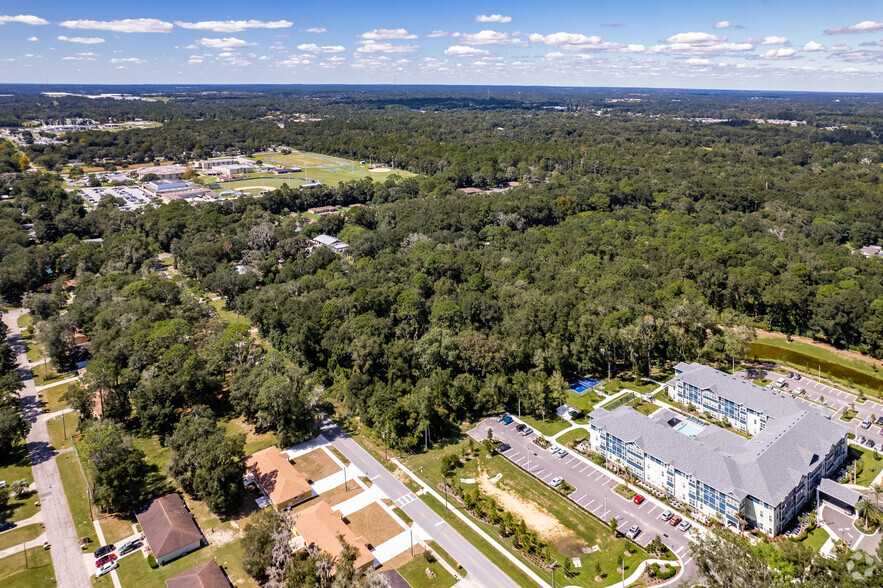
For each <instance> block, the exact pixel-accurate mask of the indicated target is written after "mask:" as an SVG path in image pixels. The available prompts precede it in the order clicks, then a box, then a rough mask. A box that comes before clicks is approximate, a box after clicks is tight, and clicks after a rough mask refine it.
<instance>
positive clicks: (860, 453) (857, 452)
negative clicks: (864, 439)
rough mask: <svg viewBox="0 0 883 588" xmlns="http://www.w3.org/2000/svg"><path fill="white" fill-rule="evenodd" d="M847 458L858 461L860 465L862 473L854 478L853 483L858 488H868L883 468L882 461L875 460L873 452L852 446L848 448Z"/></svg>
mask: <svg viewBox="0 0 883 588" xmlns="http://www.w3.org/2000/svg"><path fill="white" fill-rule="evenodd" d="M849 457H850V458H858V459H860V460H861V464H862V471H861V473H860V474H858V476H856V479H855V483H856V484H858V485H859V486H870V485H871V482H873V481H874V478H876V477H877V475H878V474H879V473H880V470H881V468H883V459H880V460H878V459H876V458H875V457H874V452H873V451H868V450H867V449H860V448H858V447H855V446H852V445H850V447H849Z"/></svg>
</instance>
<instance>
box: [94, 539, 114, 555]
mask: <svg viewBox="0 0 883 588" xmlns="http://www.w3.org/2000/svg"><path fill="white" fill-rule="evenodd" d="M114 549H116V547H115V546H114V544H113V543H111V544H110V545H105V546H104V547H99V548H98V549H96V550H95V553H93V554H92V555H94V556H95V559H100V558H102V557H104V556H105V555H107V554H108V553H110V552H111V551H113V550H114Z"/></svg>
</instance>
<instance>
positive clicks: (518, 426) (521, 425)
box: [515, 423, 527, 433]
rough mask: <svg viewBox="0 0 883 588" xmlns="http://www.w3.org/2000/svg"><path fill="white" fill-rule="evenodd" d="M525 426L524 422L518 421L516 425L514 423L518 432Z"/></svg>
mask: <svg viewBox="0 0 883 588" xmlns="http://www.w3.org/2000/svg"><path fill="white" fill-rule="evenodd" d="M526 428H527V425H525V424H524V423H518V424H517V425H515V430H516V431H518V432H519V433H520V432H521V431H523V430H524V429H526Z"/></svg>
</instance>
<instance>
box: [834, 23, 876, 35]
mask: <svg viewBox="0 0 883 588" xmlns="http://www.w3.org/2000/svg"><path fill="white" fill-rule="evenodd" d="M878 31H883V22H874V21H873V20H863V21H862V22H860V23H858V24H854V25H850V26H848V27H834V28H831V29H825V34H826V35H849V34H859V33H876V32H878Z"/></svg>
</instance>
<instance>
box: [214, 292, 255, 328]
mask: <svg viewBox="0 0 883 588" xmlns="http://www.w3.org/2000/svg"><path fill="white" fill-rule="evenodd" d="M209 304H211V305H212V306H214V307H215V310H217V311H218V315H220V317H221V318H222V319H224V320H225V321H226V322H228V323H230V324H231V325H232V324H235V323H243V324H246V325H251V323H250V322H249V321H248V318H246V317H244V316H242V315H241V314H239V313H238V312H233V311H232V310H227V302H226V301H225V300H224V299H223V298H218V299H217V300H212V301H210V302H209Z"/></svg>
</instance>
